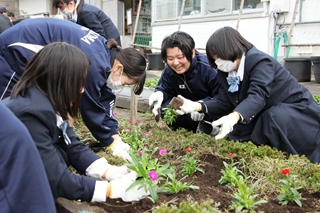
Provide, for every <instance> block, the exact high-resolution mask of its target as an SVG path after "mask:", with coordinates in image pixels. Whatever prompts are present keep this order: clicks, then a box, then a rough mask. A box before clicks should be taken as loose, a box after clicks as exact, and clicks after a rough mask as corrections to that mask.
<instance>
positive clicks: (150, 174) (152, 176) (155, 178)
mask: <svg viewBox="0 0 320 213" xmlns="http://www.w3.org/2000/svg"><path fill="white" fill-rule="evenodd" d="M148 176H149V177H150V180H152V181H156V180H157V178H158V174H157V173H156V172H155V171H151V172H149V174H148Z"/></svg>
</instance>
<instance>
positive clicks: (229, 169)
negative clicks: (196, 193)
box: [219, 153, 243, 186]
mask: <svg viewBox="0 0 320 213" xmlns="http://www.w3.org/2000/svg"><path fill="white" fill-rule="evenodd" d="M228 156H229V157H230V158H231V163H230V164H228V163H226V162H225V161H223V165H224V168H225V169H223V170H221V173H222V176H221V178H220V180H219V184H226V185H228V184H230V185H232V186H235V185H236V182H237V180H238V179H239V176H241V175H243V173H242V171H240V170H239V169H238V168H237V167H236V165H237V164H239V162H233V156H234V154H233V153H229V154H228Z"/></svg>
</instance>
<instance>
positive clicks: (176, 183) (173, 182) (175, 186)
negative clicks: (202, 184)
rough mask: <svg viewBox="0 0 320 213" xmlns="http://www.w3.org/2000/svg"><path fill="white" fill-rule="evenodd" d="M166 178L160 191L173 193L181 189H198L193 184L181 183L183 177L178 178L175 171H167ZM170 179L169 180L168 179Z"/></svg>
mask: <svg viewBox="0 0 320 213" xmlns="http://www.w3.org/2000/svg"><path fill="white" fill-rule="evenodd" d="M167 176H168V178H167V180H166V182H165V184H164V185H163V186H162V187H161V192H165V193H169V194H174V193H178V192H181V191H185V190H187V189H199V187H198V186H193V185H192V183H183V182H181V181H182V180H183V179H184V178H186V177H183V178H181V179H180V180H178V179H177V177H176V172H173V173H169V174H168V175H167ZM169 179H170V181H169Z"/></svg>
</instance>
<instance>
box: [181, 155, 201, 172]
mask: <svg viewBox="0 0 320 213" xmlns="http://www.w3.org/2000/svg"><path fill="white" fill-rule="evenodd" d="M199 162H200V160H196V159H195V158H194V156H191V155H185V156H184V157H183V158H182V175H183V176H188V175H191V174H193V173H195V172H196V171H199V172H202V173H204V171H203V169H201V168H200V166H202V164H199Z"/></svg>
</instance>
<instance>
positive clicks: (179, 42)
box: [149, 31, 220, 132]
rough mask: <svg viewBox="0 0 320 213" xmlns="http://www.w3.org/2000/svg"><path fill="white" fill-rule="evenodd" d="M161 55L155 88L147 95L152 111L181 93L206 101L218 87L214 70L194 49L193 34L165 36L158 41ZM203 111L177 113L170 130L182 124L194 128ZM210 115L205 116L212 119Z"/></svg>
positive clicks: (194, 130) (184, 126) (154, 111)
mask: <svg viewBox="0 0 320 213" xmlns="http://www.w3.org/2000/svg"><path fill="white" fill-rule="evenodd" d="M161 57H162V59H163V60H164V61H165V62H166V64H167V66H166V67H165V69H164V71H163V73H162V75H161V78H160V80H159V82H158V85H157V87H156V89H155V92H154V93H153V94H152V95H151V96H150V97H149V105H150V106H152V105H154V107H153V109H152V112H153V114H154V115H155V116H158V109H160V108H161V117H163V116H164V111H163V108H166V107H168V104H169V103H170V101H171V100H172V98H173V97H176V96H178V95H182V96H184V97H187V98H188V99H190V100H192V101H205V100H209V99H211V98H212V97H214V96H215V95H216V94H217V93H218V90H219V87H220V82H219V79H218V77H217V71H216V70H215V69H212V68H211V67H210V65H209V62H208V59H207V57H206V56H205V55H203V54H201V53H199V52H197V51H196V50H195V42H194V40H193V38H192V37H191V36H190V35H189V34H187V33H185V32H181V31H179V32H174V33H172V34H171V35H169V36H167V37H165V38H164V40H163V41H162V44H161ZM203 118H204V113H198V112H192V113H191V114H187V115H181V116H177V118H176V121H175V122H173V123H172V124H171V125H169V127H170V128H171V129H172V130H177V129H179V128H184V129H187V130H189V131H193V132H196V130H197V127H198V123H199V121H200V120H202V119H203ZM212 119H213V118H210V117H208V118H206V120H211V121H212Z"/></svg>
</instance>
